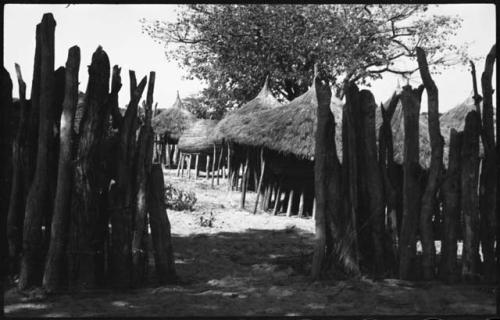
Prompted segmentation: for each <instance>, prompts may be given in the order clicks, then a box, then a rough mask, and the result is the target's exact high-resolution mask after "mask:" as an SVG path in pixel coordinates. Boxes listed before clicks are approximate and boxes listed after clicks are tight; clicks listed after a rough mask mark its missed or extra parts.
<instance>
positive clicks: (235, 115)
mask: <svg viewBox="0 0 500 320" xmlns="http://www.w3.org/2000/svg"><path fill="white" fill-rule="evenodd" d="M268 82H269V79H268V78H266V80H265V82H264V86H263V87H262V89H261V90H260V92H259V94H258V95H257V96H256V97H255V98H254V99H252V100H250V101H249V102H247V103H245V104H244V105H243V106H241V108H239V109H236V110H234V111H232V112H230V113H229V114H228V115H227V116H225V117H224V118H223V119H222V120H221V121H220V122H219V124H218V125H217V126H216V127H215V130H214V132H213V136H214V138H215V139H217V140H222V139H225V140H226V141H233V136H234V135H235V134H237V133H236V132H235V131H238V130H239V129H240V128H241V127H242V126H244V125H245V124H246V123H248V121H250V119H249V117H251V115H252V114H253V113H255V112H258V111H262V110H268V109H273V108H276V107H279V106H281V105H282V104H281V103H280V102H279V101H278V100H277V99H276V98H275V97H274V96H273V95H272V93H271V90H269V85H268Z"/></svg>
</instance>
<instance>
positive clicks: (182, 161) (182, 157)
mask: <svg viewBox="0 0 500 320" xmlns="http://www.w3.org/2000/svg"><path fill="white" fill-rule="evenodd" d="M185 163H186V155H185V154H184V152H180V156H179V164H178V165H179V166H180V168H181V177H184V166H185Z"/></svg>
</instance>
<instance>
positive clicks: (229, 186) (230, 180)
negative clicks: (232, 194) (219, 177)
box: [227, 142, 233, 190]
mask: <svg viewBox="0 0 500 320" xmlns="http://www.w3.org/2000/svg"><path fill="white" fill-rule="evenodd" d="M232 172H233V168H232V167H231V144H230V143H229V142H228V143H227V179H228V181H227V182H228V183H227V189H228V190H233V175H232Z"/></svg>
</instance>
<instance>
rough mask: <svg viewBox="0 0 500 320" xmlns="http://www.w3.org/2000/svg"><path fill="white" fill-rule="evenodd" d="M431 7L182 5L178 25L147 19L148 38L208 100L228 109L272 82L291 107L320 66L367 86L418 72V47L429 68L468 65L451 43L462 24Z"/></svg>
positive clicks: (338, 80) (337, 79)
mask: <svg viewBox="0 0 500 320" xmlns="http://www.w3.org/2000/svg"><path fill="white" fill-rule="evenodd" d="M428 7H429V6H428V5H426V4H411V5H410V4H397V5H371V4H360V5H346V4H344V5H338V4H336V5H285V4H284V5H264V4H259V5H250V4H245V5H239V4H234V5H208V4H191V5H186V6H181V9H180V11H179V12H178V17H177V20H176V21H175V22H164V21H159V20H146V19H142V20H141V22H142V26H143V32H144V33H147V34H148V35H149V36H150V37H152V38H153V39H154V40H155V41H157V42H159V43H163V44H164V45H165V48H166V56H167V58H168V59H169V60H174V61H177V62H178V63H179V65H180V66H181V67H183V68H185V69H187V71H188V74H189V76H188V77H189V78H198V79H200V80H204V81H206V82H207V84H208V87H207V89H205V90H204V92H203V96H204V97H205V98H206V99H207V101H206V103H207V104H209V105H211V106H213V107H214V108H218V109H220V108H222V109H227V108H230V107H233V106H234V105H238V104H240V103H242V102H245V101H248V100H249V99H252V98H253V97H254V96H255V95H256V94H257V93H258V91H259V89H260V87H261V86H262V83H263V82H264V79H265V77H266V75H269V76H270V79H271V88H272V90H273V93H274V94H275V95H276V96H277V97H279V98H280V99H287V100H292V99H294V98H295V97H297V96H299V95H301V94H302V93H304V92H305V91H307V89H308V87H309V86H310V85H311V79H312V76H313V66H314V64H315V63H316V62H318V63H319V64H321V67H322V68H324V69H325V70H329V71H330V74H329V76H330V79H329V80H330V81H331V82H332V83H335V84H336V86H337V88H342V83H343V82H344V81H349V80H351V81H352V80H355V81H358V83H359V84H366V83H367V82H368V81H369V80H373V79H377V78H380V77H381V74H382V73H385V72H392V73H397V74H401V75H404V76H409V75H411V74H412V73H413V72H415V71H417V70H418V69H417V68H418V66H417V63H416V59H415V57H416V53H415V47H417V46H419V47H422V48H423V49H424V50H425V51H426V52H427V55H428V60H429V64H430V65H431V66H448V65H452V64H456V63H458V62H462V61H464V58H465V55H464V52H465V50H464V49H465V47H461V48H459V47H457V46H455V45H453V44H450V43H448V42H449V41H447V40H448V39H450V37H451V36H453V35H454V34H455V33H456V30H458V29H459V27H460V25H461V20H460V19H459V18H458V17H451V16H445V15H430V14H428V13H427V10H428Z"/></svg>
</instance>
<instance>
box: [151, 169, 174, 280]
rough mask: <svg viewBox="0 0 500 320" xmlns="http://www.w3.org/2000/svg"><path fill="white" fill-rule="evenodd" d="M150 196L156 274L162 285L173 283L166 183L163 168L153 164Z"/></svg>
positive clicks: (172, 257)
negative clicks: (165, 199)
mask: <svg viewBox="0 0 500 320" xmlns="http://www.w3.org/2000/svg"><path fill="white" fill-rule="evenodd" d="M149 183H150V187H149V194H148V204H149V217H150V218H149V219H150V220H149V221H150V226H151V237H152V242H153V255H154V259H155V267H156V273H157V274H158V278H159V280H160V283H164V282H171V281H172V280H175V279H176V272H175V264H174V251H173V248H172V239H171V234H170V222H169V221H168V215H167V209H166V207H165V201H164V197H165V183H164V181H163V172H162V170H161V166H159V165H157V164H153V166H152V168H151V179H150V182H149Z"/></svg>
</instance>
